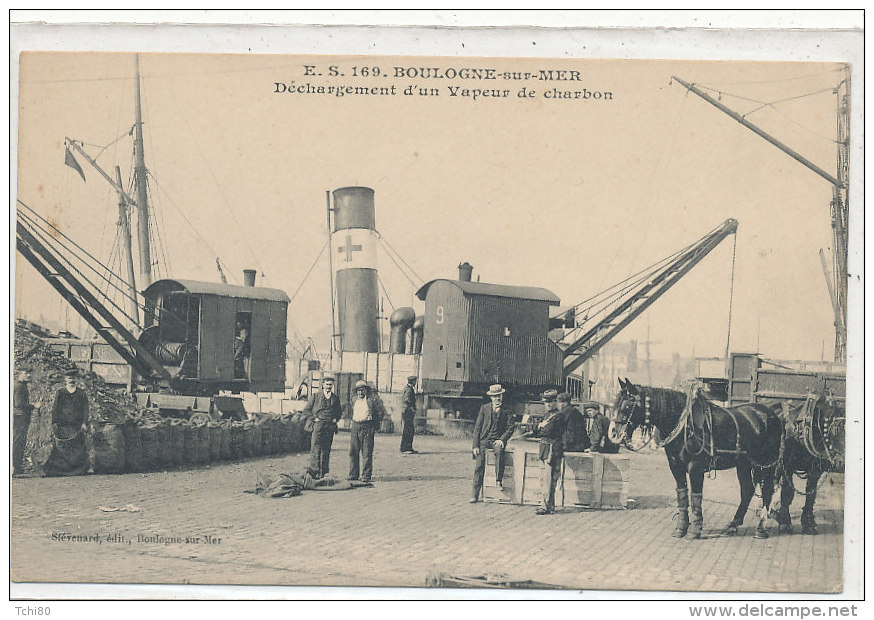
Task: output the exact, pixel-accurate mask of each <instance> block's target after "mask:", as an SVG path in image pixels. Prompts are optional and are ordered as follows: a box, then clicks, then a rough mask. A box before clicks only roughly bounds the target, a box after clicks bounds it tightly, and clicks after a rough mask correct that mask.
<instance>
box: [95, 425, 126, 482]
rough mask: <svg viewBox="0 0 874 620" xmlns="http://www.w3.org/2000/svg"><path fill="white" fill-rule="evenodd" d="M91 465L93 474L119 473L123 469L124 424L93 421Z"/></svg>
mask: <svg viewBox="0 0 874 620" xmlns="http://www.w3.org/2000/svg"><path fill="white" fill-rule="evenodd" d="M93 428H94V431H93V434H92V441H93V445H94V460H93V467H94V473H95V474H120V473H122V472H123V471H124V453H125V450H124V425H123V424H114V423H100V422H95V423H94V427H93Z"/></svg>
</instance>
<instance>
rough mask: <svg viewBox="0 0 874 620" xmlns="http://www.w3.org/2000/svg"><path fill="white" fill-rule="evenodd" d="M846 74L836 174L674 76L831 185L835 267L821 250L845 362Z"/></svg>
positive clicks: (840, 94) (838, 357) (840, 88)
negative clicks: (829, 263)
mask: <svg viewBox="0 0 874 620" xmlns="http://www.w3.org/2000/svg"><path fill="white" fill-rule="evenodd" d="M845 70H846V72H847V76H846V77H845V78H844V79H843V80H841V82H840V83H839V84H838V85H837V86H836V87H835V88H834V91H833V92H834V94H835V95H836V96H837V109H838V113H837V139H836V141H835V142H836V143H837V175H836V176H835V175H831V174H829V173H828V172H826V171H825V170H823V169H822V168H820V167H819V166H817V165H816V164H814V163H813V162H811V161H810V160H809V159H807V158H806V157H804V156H803V155H801V154H800V153H798V152H796V151H794V150H792V149H791V148H789V147H788V146H786V145H785V144H783V143H782V142H781V141H780V140H777V139H776V138H775V137H773V136H772V135H770V134H769V133H767V132H766V131H764V130H762V129H761V128H759V127H757V126H756V125H754V124H753V123H751V122H750V121H749V120H747V119H746V118H745V117H743V116H741V115H740V114H738V113H737V112H735V111H734V110H732V109H730V108H728V107H727V106H725V105H723V104H722V103H720V102H719V101H717V100H716V99H714V98H713V97H711V96H710V95H708V94H707V93H705V92H704V91H702V90H701V89H700V88H698V87H697V86H695V85H694V84H689V83H688V82H684V81H683V80H681V79H680V78H678V77H676V76H674V78H673V79H675V80H676V81H677V82H679V83H680V84H682V85H683V86H684V87H685V88H686V90H688V91H690V92H692V93H694V94H696V95H698V96H699V97H701V98H702V99H703V100H704V101H706V102H707V103H709V104H710V105H712V106H714V107H715V108H717V109H718V110H720V111H722V112H724V113H725V114H727V115H728V116H730V117H731V118H733V119H734V120H736V121H737V122H738V123H740V124H741V125H743V126H744V127H746V128H747V129H749V130H750V131H752V132H753V133H755V134H756V135H758V136H760V137H761V138H763V139H765V140H767V141H768V142H770V143H771V144H773V145H774V146H776V147H777V148H778V149H780V150H781V151H783V152H784V153H786V154H787V155H789V156H790V157H791V158H792V159H794V160H796V161H797V162H799V163H800V164H801V165H803V166H805V167H807V168H808V169H809V170H811V171H812V172H814V173H816V174H817V175H819V176H820V177H822V178H823V179H825V180H826V181H828V182H829V183H830V184H831V185H832V202H831V220H832V236H833V238H832V262H833V268H832V269H831V270H829V269H828V266H827V265H826V261H825V257H824V256H823V254H822V250H820V259H821V260H822V266H823V271H824V272H825V277H826V285H827V286H828V291H829V297H830V298H831V302H832V310H833V311H834V315H835V361H836V362H845V361H846V359H847V245H848V241H849V233H848V229H847V225H848V223H849V195H848V190H849V175H850V133H849V127H850V120H849V119H850V75H849V68H845Z"/></svg>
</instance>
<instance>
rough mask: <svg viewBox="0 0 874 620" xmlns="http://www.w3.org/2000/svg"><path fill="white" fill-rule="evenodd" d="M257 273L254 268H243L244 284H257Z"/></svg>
mask: <svg viewBox="0 0 874 620" xmlns="http://www.w3.org/2000/svg"><path fill="white" fill-rule="evenodd" d="M256 273H257V271H255V270H254V269H243V286H255V274H256Z"/></svg>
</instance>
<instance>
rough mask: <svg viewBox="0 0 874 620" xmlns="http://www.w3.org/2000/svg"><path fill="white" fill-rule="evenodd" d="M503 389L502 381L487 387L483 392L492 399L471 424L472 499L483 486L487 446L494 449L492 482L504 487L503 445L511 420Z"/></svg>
mask: <svg viewBox="0 0 874 620" xmlns="http://www.w3.org/2000/svg"><path fill="white" fill-rule="evenodd" d="M506 391H507V390H505V389H504V388H503V387H501V384H499V383H496V384H494V385H492V386H491V387H490V388H489V391H488V392H487V393H486V395H487V396H488V397H489V399H490V400H491V402H490V403H486V404H485V405H483V406H482V407H480V410H479V415H477V417H476V424H474V427H473V449H472V454H473V458H474V460H475V461H476V465H475V466H474V469H473V494H472V495H471V498H470V501H471V503H475V502H478V501H479V494H480V491H481V490H482V488H483V478H484V477H485V472H486V450H491V451H492V452H494V453H495V482H496V484H497V487H498V488H499V489H500V488H503V479H504V448H506V447H507V442H508V441H509V440H510V436H511V435H512V434H513V423H512V422H513V421H512V418H511V414H510V411H509V410H508V408H507V407H504V393H505V392H506Z"/></svg>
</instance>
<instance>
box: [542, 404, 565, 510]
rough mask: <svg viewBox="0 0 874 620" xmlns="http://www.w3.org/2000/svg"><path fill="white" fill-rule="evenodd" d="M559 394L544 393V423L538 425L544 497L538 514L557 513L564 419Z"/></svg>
mask: <svg viewBox="0 0 874 620" xmlns="http://www.w3.org/2000/svg"><path fill="white" fill-rule="evenodd" d="M557 397H558V392H557V391H556V390H546V391H545V392H544V393H543V407H544V409H545V410H546V412H545V415H544V417H543V421H542V422H541V423H540V424H538V425H537V429H538V430H539V431H540V472H541V477H540V492H541V494H542V496H543V499H542V500H541V505H540V508H538V509H537V511H536V514H539V515H548V514H552V513H553V512H555V483H556V482H558V479H559V477H560V476H561V459H562V456H563V455H564V452H563V449H562V436H563V435H564V430H565V427H564V419H563V418H562V415H561V412H560V411H559V409H558V402H557V401H556V399H557Z"/></svg>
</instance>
